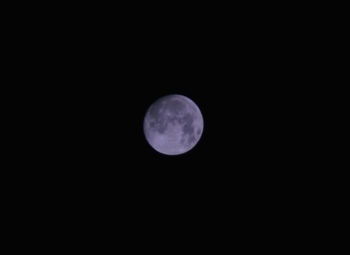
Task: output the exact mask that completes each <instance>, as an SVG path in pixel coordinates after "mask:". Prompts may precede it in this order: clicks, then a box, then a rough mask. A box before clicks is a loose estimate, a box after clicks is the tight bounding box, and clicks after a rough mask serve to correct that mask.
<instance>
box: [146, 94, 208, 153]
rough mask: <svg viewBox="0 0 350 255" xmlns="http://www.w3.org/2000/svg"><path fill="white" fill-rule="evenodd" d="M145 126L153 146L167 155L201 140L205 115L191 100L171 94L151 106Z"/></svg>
mask: <svg viewBox="0 0 350 255" xmlns="http://www.w3.org/2000/svg"><path fill="white" fill-rule="evenodd" d="M143 129H144V133H145V137H146V140H147V142H148V143H149V144H150V145H151V147H152V148H153V149H155V150H156V151H158V152H160V153H163V154H166V155H179V154H183V153H186V152H188V151H189V150H191V149H192V148H193V147H194V146H195V145H196V144H197V143H198V141H199V139H200V138H201V136H202V132H203V117H202V113H201V112H200V110H199V108H198V106H197V105H196V104H195V103H194V102H193V101H192V100H191V99H189V98H187V97H185V96H182V95H168V96H165V97H162V98H159V99H158V100H157V101H155V102H154V103H153V104H152V105H151V106H150V107H149V109H148V110H147V112H146V115H145V119H144V123H143Z"/></svg>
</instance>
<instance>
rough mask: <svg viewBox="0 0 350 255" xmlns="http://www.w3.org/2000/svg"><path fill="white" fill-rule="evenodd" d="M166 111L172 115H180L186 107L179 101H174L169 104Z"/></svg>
mask: <svg viewBox="0 0 350 255" xmlns="http://www.w3.org/2000/svg"><path fill="white" fill-rule="evenodd" d="M166 109H168V110H169V111H170V112H171V113H175V114H179V113H181V112H182V111H183V110H184V109H185V105H184V103H183V102H181V101H180V100H178V99H173V100H170V101H169V102H167V105H166Z"/></svg>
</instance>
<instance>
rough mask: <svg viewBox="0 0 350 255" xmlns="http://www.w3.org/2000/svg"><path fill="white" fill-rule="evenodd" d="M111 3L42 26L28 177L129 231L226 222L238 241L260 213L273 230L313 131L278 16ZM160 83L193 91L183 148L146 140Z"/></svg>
mask: <svg viewBox="0 0 350 255" xmlns="http://www.w3.org/2000/svg"><path fill="white" fill-rule="evenodd" d="M140 13H142V10H140ZM199 13H200V12H199ZM199 13H197V14H198V15H199ZM112 14H113V13H112V11H111V13H109V14H103V15H102V14H99V15H97V16H96V18H92V17H91V16H89V15H88V14H85V15H87V16H88V17H89V18H87V19H86V22H82V20H84V19H82V18H81V19H77V20H74V21H73V20H72V21H71V22H67V23H66V24H62V23H57V24H51V25H50V26H49V28H50V29H47V30H45V31H48V32H47V34H46V36H45V40H46V43H43V45H42V46H43V47H44V46H45V48H44V50H43V56H42V61H41V62H40V61H39V62H40V63H39V64H38V66H41V69H36V70H40V74H41V76H40V80H38V81H37V83H36V84H38V85H37V86H35V88H33V89H31V93H33V90H34V94H36V97H37V98H38V100H32V101H33V104H34V105H35V104H36V108H37V109H38V110H39V111H40V113H36V114H34V115H35V116H36V117H35V116H34V115H33V116H34V117H32V119H30V123H35V122H34V119H35V120H37V121H39V122H40V123H42V124H41V125H40V126H39V127H37V126H36V125H34V124H33V126H32V128H33V129H34V130H35V131H34V132H35V133H36V134H38V136H36V137H37V138H35V139H34V138H32V139H34V140H35V141H36V143H35V146H33V147H31V148H30V149H31V151H32V152H33V153H34V154H35V155H36V156H35V159H40V160H39V161H35V160H34V159H33V158H32V157H31V158H29V159H28V160H30V161H35V162H39V163H38V166H37V168H36V170H35V171H34V176H37V180H38V182H40V185H45V186H47V187H46V189H45V190H46V191H47V192H46V191H45V192H46V193H47V194H50V195H47V196H48V199H47V200H46V201H61V202H59V203H62V206H61V208H68V207H69V208H73V209H72V210H73V211H76V212H78V213H77V218H79V217H81V218H84V217H85V216H86V215H85V214H84V213H83V212H88V213H87V214H88V215H87V216H86V218H89V217H90V218H91V215H97V217H98V218H99V219H100V220H101V222H102V224H107V225H108V224H110V225H111V226H113V228H114V227H115V228H117V225H118V223H117V221H118V220H117V219H116V217H117V215H119V216H118V217H119V218H118V219H119V220H120V222H123V224H124V223H125V222H128V224H130V227H129V230H126V231H130V233H131V232H132V231H131V230H130V228H137V227H140V226H142V229H143V230H142V233H144V234H147V229H150V228H157V229H158V231H160V232H162V231H166V230H169V229H174V231H175V230H176V231H180V230H181V229H183V231H185V232H187V230H188V231H198V232H200V233H202V234H203V235H205V233H207V234H209V233H213V232H212V231H214V232H215V231H218V229H219V228H220V226H221V227H222V226H230V227H228V228H229V230H231V231H232V230H233V229H239V233H240V236H241V238H242V239H244V236H247V235H249V229H255V230H254V231H256V233H260V234H262V233H263V232H264V231H263V229H266V228H268V227H269V226H268V222H270V223H271V222H272V223H271V225H275V226H274V227H275V228H276V231H277V229H278V224H277V222H279V221H280V220H282V221H283V218H284V217H287V215H290V213H291V212H292V211H293V210H294V209H293V206H290V205H291V204H293V203H295V201H296V200H298V199H300V198H301V197H302V195H301V190H305V183H306V182H307V181H308V180H309V179H310V176H311V173H308V174H306V173H305V171H304V169H305V167H307V165H304V164H303V160H304V159H305V158H307V157H308V148H309V144H308V143H307V142H306V143H305V140H303V138H304V137H305V132H308V131H310V130H306V131H305V124H302V123H305V122H303V121H300V120H304V121H308V120H309V116H310V115H309V114H308V112H305V110H304V109H305V107H304V106H305V104H306V101H307V98H308V97H309V95H310V90H308V89H306V88H305V86H304V85H305V84H307V83H308V82H309V80H307V78H305V77H304V73H305V70H306V69H305V68H304V67H305V66H307V65H306V64H305V63H306V62H307V60H305V59H304V60H303V61H301V60H300V57H301V55H300V54H301V50H300V48H298V47H300V46H298V45H299V44H298V42H297V41H296V39H295V37H293V36H291V34H292V33H293V32H292V30H291V24H290V23H289V22H288V19H287V20H285V22H279V21H281V19H282V17H277V16H283V15H282V14H281V15H277V14H276V16H275V18H271V16H269V15H267V16H266V17H265V16H264V15H263V14H262V13H261V12H259V8H257V9H256V10H255V11H254V12H252V9H251V8H250V9H249V11H248V9H247V10H246V11H242V12H241V11H238V10H236V11H234V14H232V13H225V14H223V15H219V14H216V15H209V14H205V13H202V14H201V15H199V16H198V15H192V14H193V12H189V13H187V14H186V15H185V16H186V18H185V17H184V16H182V17H178V16H176V15H175V16H173V18H168V19H166V17H167V16H168V15H167V13H163V15H161V16H162V17H159V18H154V16H152V15H150V16H149V17H147V15H145V16H138V15H136V14H135V13H134V15H135V16H137V17H139V19H135V18H132V16H128V15H124V16H119V15H115V14H113V15H112ZM81 15H84V14H83V13H82V14H81ZM73 16H74V15H73ZM152 17H153V18H152ZM269 17H270V18H269ZM294 25H295V24H294ZM52 31H56V32H55V33H52ZM58 31H59V32H58ZM31 35H32V36H34V35H33V34H31ZM59 35H60V36H59ZM40 47H41V46H40ZM40 47H39V48H40ZM52 60H54V61H53V62H52ZM49 63H53V64H52V65H49ZM37 72H39V71H37ZM28 75H33V76H35V75H34V74H33V72H30V73H29V74H28ZM38 77H39V76H38ZM24 94H25V93H24ZM168 94H181V95H184V96H187V97H189V98H191V99H192V100H193V101H194V102H195V103H196V104H197V105H198V107H199V108H200V110H201V112H202V114H203V119H204V131H203V134H202V137H201V140H200V141H199V142H198V144H197V145H196V146H195V147H194V148H193V149H192V150H191V151H189V152H188V153H186V154H183V155H179V156H167V155H163V154H160V153H158V152H156V151H155V150H153V149H152V148H151V147H150V146H149V145H148V143H147V142H146V139H145V137H144V134H143V118H144V115H145V113H146V110H147V108H148V107H149V106H150V105H151V104H152V103H153V102H154V101H155V100H156V99H158V98H159V97H162V96H165V95H168ZM34 112H35V111H34ZM43 116H44V117H43ZM296 119H298V121H296ZM34 127H35V128H34ZM28 132H29V131H28ZM39 137H40V138H39ZM301 140H303V144H301ZM31 178H35V177H33V176H31ZM39 180H40V181H39ZM299 201H300V200H299ZM62 210H64V209H62ZM84 215H85V216H84ZM89 215H90V216H89ZM81 218H80V219H81ZM294 220H295V219H293V218H290V219H289V221H288V223H285V224H293V221H294ZM296 221H297V220H295V222H296ZM92 224H94V223H92ZM125 224H126V223H125ZM82 225H84V224H83V223H82ZM271 225H270V227H271ZM166 226H167V227H166ZM92 227H96V228H98V227H97V225H96V226H92ZM126 229H128V228H126ZM210 229H212V231H211V230H210ZM215 229H216V230H215ZM140 231H141V230H140ZM128 233H129V232H128ZM130 233H129V234H130ZM236 234H237V233H236Z"/></svg>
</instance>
